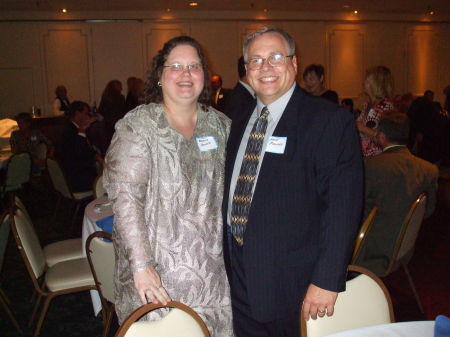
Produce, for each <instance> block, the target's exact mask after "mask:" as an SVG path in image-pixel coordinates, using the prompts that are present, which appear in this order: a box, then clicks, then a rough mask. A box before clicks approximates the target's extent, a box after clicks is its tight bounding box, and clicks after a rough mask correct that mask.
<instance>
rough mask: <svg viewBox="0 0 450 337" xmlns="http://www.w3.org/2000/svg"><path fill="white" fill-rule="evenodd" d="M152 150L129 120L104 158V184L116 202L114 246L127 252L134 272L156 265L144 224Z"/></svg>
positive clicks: (123, 124)
mask: <svg viewBox="0 0 450 337" xmlns="http://www.w3.org/2000/svg"><path fill="white" fill-rule="evenodd" d="M149 152H150V148H149V147H148V146H147V144H146V141H145V139H144V137H143V136H142V135H141V134H140V133H139V132H138V131H136V129H135V128H133V125H132V124H131V123H128V122H127V120H122V121H121V122H119V123H118V125H116V133H115V135H114V137H113V140H112V142H111V145H110V147H109V149H108V152H107V154H106V159H105V169H104V172H103V179H104V180H103V181H104V184H105V188H106V190H107V193H108V198H109V199H110V200H111V201H113V211H114V243H115V245H118V246H119V249H122V250H123V251H124V252H125V256H127V257H128V260H129V263H130V267H131V271H132V272H133V273H135V272H138V271H140V270H143V269H146V268H148V267H150V266H154V258H153V256H152V253H151V249H150V248H151V247H150V242H149V235H148V227H147V226H148V224H146V221H145V204H146V191H147V185H148V179H149V175H150V173H151V172H150V171H151V167H150V165H149V163H150V153H149Z"/></svg>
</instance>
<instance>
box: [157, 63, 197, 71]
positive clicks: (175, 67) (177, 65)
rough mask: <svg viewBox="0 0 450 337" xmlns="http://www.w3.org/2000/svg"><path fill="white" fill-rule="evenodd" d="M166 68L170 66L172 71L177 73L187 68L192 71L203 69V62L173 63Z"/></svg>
mask: <svg viewBox="0 0 450 337" xmlns="http://www.w3.org/2000/svg"><path fill="white" fill-rule="evenodd" d="M164 68H169V70H170V71H173V72H177V73H182V72H183V71H185V70H187V71H188V72H190V73H192V72H200V71H203V67H202V65H201V63H192V64H187V65H184V64H181V63H173V64H169V65H168V66H164Z"/></svg>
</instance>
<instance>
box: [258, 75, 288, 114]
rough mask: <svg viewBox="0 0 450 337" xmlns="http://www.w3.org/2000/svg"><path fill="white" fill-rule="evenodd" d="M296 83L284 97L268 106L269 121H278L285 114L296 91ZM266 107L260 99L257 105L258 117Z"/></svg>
mask: <svg viewBox="0 0 450 337" xmlns="http://www.w3.org/2000/svg"><path fill="white" fill-rule="evenodd" d="M295 84H296V83H295V82H294V83H293V84H292V87H290V89H289V90H288V91H286V92H285V93H284V95H283V96H281V97H280V98H278V99H277V100H276V101H275V102H272V103H270V104H269V105H267V109H269V112H270V114H269V119H278V118H279V117H280V116H281V115H282V114H283V112H284V109H286V106H287V104H288V103H289V100H290V99H291V96H292V93H293V92H294V89H295ZM264 107H265V105H264V104H263V102H261V101H260V99H259V98H258V99H257V104H256V110H257V111H258V115H259V114H260V113H261V110H262V109H263V108H264Z"/></svg>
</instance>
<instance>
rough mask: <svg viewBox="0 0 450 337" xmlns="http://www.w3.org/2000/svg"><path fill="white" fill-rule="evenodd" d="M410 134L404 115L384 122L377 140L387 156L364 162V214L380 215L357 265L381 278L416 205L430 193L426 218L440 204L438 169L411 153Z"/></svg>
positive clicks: (386, 118)
mask: <svg viewBox="0 0 450 337" xmlns="http://www.w3.org/2000/svg"><path fill="white" fill-rule="evenodd" d="M408 132H409V127H408V123H407V122H406V120H405V116H404V115H403V114H396V115H392V116H388V117H385V118H383V119H381V120H380V122H379V125H378V133H377V136H376V139H377V142H378V144H380V146H381V147H382V148H383V153H381V154H379V155H376V156H373V157H371V158H366V159H365V161H364V166H365V183H366V184H365V194H366V198H365V206H364V213H365V216H367V215H368V214H369V212H370V210H371V209H372V208H373V206H377V207H378V211H377V214H376V216H375V219H374V222H373V224H372V227H371V229H370V231H369V233H368V234H367V237H366V241H365V243H364V245H363V247H362V250H361V253H360V255H359V258H358V259H357V261H356V263H355V264H357V265H360V266H363V267H365V268H367V269H370V270H371V271H373V272H374V273H375V274H377V275H380V276H383V275H384V273H385V272H386V269H387V267H388V266H389V261H390V258H391V256H392V253H393V250H394V245H395V241H396V239H397V236H398V234H399V232H400V228H401V225H402V223H403V221H404V219H405V217H406V215H407V213H408V211H409V209H410V207H411V205H412V203H413V202H414V201H415V200H416V199H417V197H418V196H419V195H420V194H421V193H422V192H426V193H427V195H428V202H427V211H426V216H429V215H431V213H432V212H433V210H434V206H435V203H436V190H437V179H438V169H437V167H436V166H435V165H433V164H431V163H429V162H427V161H425V160H423V159H421V158H419V157H416V156H414V155H412V154H411V152H409V150H408V148H407V147H406V143H407V141H408Z"/></svg>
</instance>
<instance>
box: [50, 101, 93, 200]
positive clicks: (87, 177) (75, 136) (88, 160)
mask: <svg viewBox="0 0 450 337" xmlns="http://www.w3.org/2000/svg"><path fill="white" fill-rule="evenodd" d="M67 116H68V118H69V123H67V125H66V127H65V129H64V131H63V133H62V136H61V142H60V151H59V158H60V161H61V166H62V169H63V171H64V173H65V175H66V177H67V180H68V183H69V185H70V187H71V188H72V191H73V192H85V191H90V190H92V184H93V183H94V180H95V177H96V176H97V170H96V167H95V161H96V160H98V161H101V158H100V156H99V155H97V153H96V152H95V151H94V150H93V149H92V147H91V146H90V145H89V143H88V141H87V138H86V129H87V128H88V127H89V126H90V125H91V123H92V122H93V121H94V120H95V118H94V117H93V116H92V115H91V114H90V112H89V105H88V104H87V103H85V102H81V101H75V102H73V103H71V104H70V106H69V110H68V112H67Z"/></svg>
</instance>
